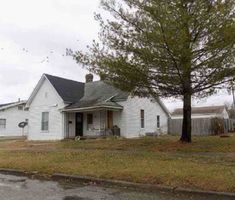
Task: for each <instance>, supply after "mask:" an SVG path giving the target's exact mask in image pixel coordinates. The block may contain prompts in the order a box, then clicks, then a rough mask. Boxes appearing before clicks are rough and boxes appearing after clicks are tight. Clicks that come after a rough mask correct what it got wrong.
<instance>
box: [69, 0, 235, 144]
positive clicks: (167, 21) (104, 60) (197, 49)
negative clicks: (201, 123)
mask: <svg viewBox="0 0 235 200" xmlns="http://www.w3.org/2000/svg"><path fill="white" fill-rule="evenodd" d="M101 6H102V8H103V9H104V10H105V11H107V12H109V13H110V14H111V16H112V17H111V18H110V19H109V20H103V19H102V17H101V15H99V14H97V15H96V16H95V17H96V20H98V21H99V23H100V27H101V29H100V32H99V41H98V42H97V41H93V44H92V45H91V46H89V47H88V52H83V51H77V52H75V53H74V55H73V56H74V58H75V59H76V61H77V62H78V63H82V64H83V65H84V66H86V67H87V68H88V69H89V70H90V71H92V72H94V73H96V74H99V75H101V76H105V77H106V81H108V82H110V83H112V84H114V85H115V86H117V87H119V88H121V89H123V90H126V91H130V92H133V94H134V95H139V96H154V97H158V96H161V97H176V98H179V97H180V98H182V99H183V103H184V106H183V113H184V114H183V127H182V136H181V141H183V142H191V98H192V96H197V97H201V96H207V95H210V94H212V93H213V92H214V91H215V90H216V89H217V88H219V87H225V84H226V83H227V82H228V81H231V80H233V77H234V75H235V66H234V62H235V60H234V58H235V21H234V19H235V1H234V0H116V1H115V0H103V1H101Z"/></svg>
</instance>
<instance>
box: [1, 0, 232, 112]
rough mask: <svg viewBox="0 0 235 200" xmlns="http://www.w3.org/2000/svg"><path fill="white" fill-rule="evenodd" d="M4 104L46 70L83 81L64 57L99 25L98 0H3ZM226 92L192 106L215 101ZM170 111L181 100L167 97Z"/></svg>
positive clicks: (81, 72) (224, 98)
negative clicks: (96, 14) (96, 19)
mask: <svg viewBox="0 0 235 200" xmlns="http://www.w3.org/2000/svg"><path fill="white" fill-rule="evenodd" d="M0 3H1V6H0V91H1V92H0V104H1V103H5V102H9V101H16V100H17V99H18V98H21V99H27V98H28V97H29V95H30V93H31V92H32V90H33V88H34V87H35V85H36V83H37V82H38V80H39V79H40V77H41V75H42V74H43V73H49V74H53V75H57V76H62V77H66V78H71V79H74V80H78V81H84V77H85V74H86V73H87V71H86V70H85V69H82V68H81V66H79V65H77V64H76V62H75V61H74V60H72V59H71V58H70V57H66V56H65V49H66V48H72V49H74V50H76V49H81V48H85V47H86V45H87V44H90V43H91V41H92V40H93V39H94V38H96V37H97V32H98V30H99V27H98V24H97V22H96V21H95V20H94V12H101V10H99V0H85V1H84V0H20V1H19V0H0ZM231 100H232V97H231V96H230V95H227V94H226V93H225V92H222V94H220V95H217V96H213V97H211V98H209V99H203V100H201V101H198V100H195V101H194V102H193V104H194V105H216V104H219V105H221V104H223V103H224V102H225V101H227V102H231ZM165 103H166V105H167V107H169V109H170V110H172V109H173V108H174V107H178V106H180V105H181V103H180V101H172V100H167V101H165Z"/></svg>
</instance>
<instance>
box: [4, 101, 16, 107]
mask: <svg viewBox="0 0 235 200" xmlns="http://www.w3.org/2000/svg"><path fill="white" fill-rule="evenodd" d="M14 103H15V102H14ZM14 103H4V104H0V108H1V107H4V106H9V105H11V104H14Z"/></svg>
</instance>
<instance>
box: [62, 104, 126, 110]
mask: <svg viewBox="0 0 235 200" xmlns="http://www.w3.org/2000/svg"><path fill="white" fill-rule="evenodd" d="M102 109H113V110H123V107H122V106H104V105H101V106H90V107H82V108H71V109H66V108H64V109H62V110H61V111H62V112H76V111H91V110H102Z"/></svg>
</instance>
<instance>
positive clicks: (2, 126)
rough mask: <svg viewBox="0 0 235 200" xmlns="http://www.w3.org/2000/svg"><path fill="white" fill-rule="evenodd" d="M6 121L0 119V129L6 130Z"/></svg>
mask: <svg viewBox="0 0 235 200" xmlns="http://www.w3.org/2000/svg"><path fill="white" fill-rule="evenodd" d="M6 122H7V120H6V119H0V129H5V128H6Z"/></svg>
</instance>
